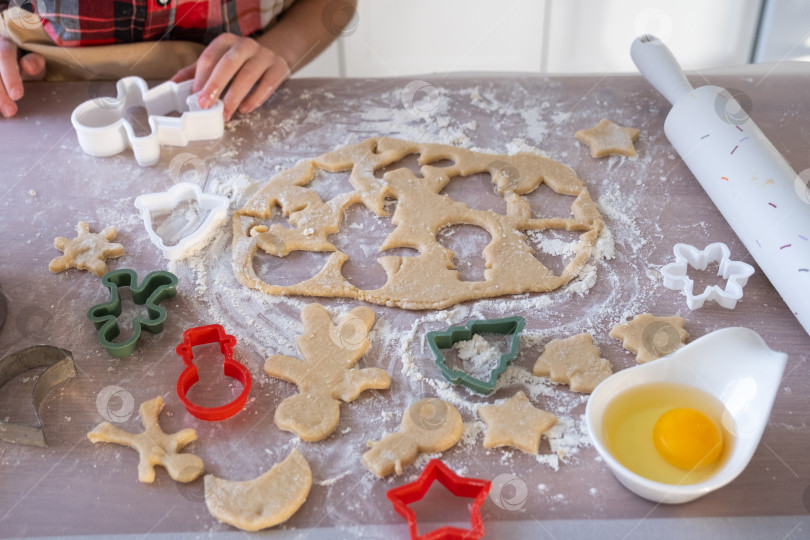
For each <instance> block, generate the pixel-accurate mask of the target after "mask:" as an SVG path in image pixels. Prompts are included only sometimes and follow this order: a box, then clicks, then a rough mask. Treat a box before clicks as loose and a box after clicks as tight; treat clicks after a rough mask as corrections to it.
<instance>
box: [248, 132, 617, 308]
mask: <svg viewBox="0 0 810 540" xmlns="http://www.w3.org/2000/svg"><path fill="white" fill-rule="evenodd" d="M411 154H418V155H419V164H420V165H421V170H420V176H417V175H415V174H414V173H413V172H412V171H411V170H410V169H409V168H407V167H404V166H403V167H400V168H393V169H390V170H387V171H386V172H385V173H384V174H381V178H378V177H377V176H375V171H378V174H380V173H379V170H380V169H383V168H386V167H388V166H390V165H392V164H395V163H397V162H399V161H401V160H402V159H403V158H405V157H406V156H408V155H411ZM442 160H451V161H452V162H453V163H452V164H451V165H449V166H434V165H431V164H432V163H436V162H439V161H442ZM316 169H320V170H326V171H330V172H341V171H351V177H350V178H349V182H351V184H352V186H353V187H354V191H350V192H347V193H341V194H340V195H337V196H335V197H334V198H332V199H329V200H327V201H324V200H322V199H321V197H320V196H319V195H318V193H317V192H316V191H315V190H314V189H311V188H309V187H307V185H308V184H309V183H310V182H311V181H312V180H313V179H314V178H315V173H316ZM476 173H489V174H490V175H491V178H492V184H493V187H494V188H495V190H496V192H497V193H498V194H499V195H500V196H502V197H503V198H504V200H505V202H506V214H505V215H502V214H498V213H495V212H493V211H491V210H486V211H484V210H476V209H472V208H469V207H468V206H467V205H466V204H464V203H462V202H458V201H454V200H453V199H452V198H450V197H449V196H447V195H444V194H442V190H443V189H444V188H445V187H446V186H447V185H448V183H449V182H450V180H451V179H452V178H454V177H467V176H470V175H474V174H476ZM541 184H545V185H547V186H548V187H549V188H551V190H552V191H554V192H556V193H560V194H563V195H570V196H572V197H573V203H572V205H571V217H565V218H562V217H559V218H550V217H543V216H533V215H532V209H531V207H530V205H529V202H528V200H527V198H526V197H525V195H527V194H529V193H531V192H532V191H534V190H535V189H537V188H538V187H539V186H540V185H541ZM391 201H396V202H397V205H396V210H395V211H394V214H393V216H392V217H391V216H389V213H388V211H387V210H386V208H385V205H386V203H387V202H391ZM355 204H359V205H363V206H365V207H366V208H368V209H369V210H371V211H372V212H374V213H375V214H376V215H377V216H379V217H380V218H387V219H391V222H392V223H393V224H394V225H396V229H394V231H393V232H392V233H391V234H390V235H388V237H387V238H386V239H385V241H384V242H383V243H382V245H380V246H378V247H377V249H378V250H379V251H380V252H382V254H383V256H380V257H379V258H378V259H377V262H378V263H379V264H380V266H382V268H383V269H384V270H385V272H386V275H387V281H386V283H385V284H384V285H383V286H382V287H380V288H378V289H374V290H365V289H359V288H357V287H355V286H354V285H352V284H351V283H350V282H349V281H347V280H346V279H345V277H344V276H343V274H342V273H341V269H342V266H343V264H344V263H345V262H346V261H347V260H348V256H347V255H346V254H345V253H343V252H341V251H338V249H337V248H336V247H335V245H334V244H332V243H331V242H330V241H329V239H328V238H329V236H330V235H332V234H335V233H337V232H338V231H339V230H340V227H341V222H342V220H343V216H344V211H345V210H346V209H347V208H349V207H350V206H352V205H355ZM277 212H281V213H282V214H283V215H284V216H286V217H287V219H288V221H289V223H290V224H291V225H292V227H285V226H284V225H282V224H279V223H272V224H269V220H271V219H272V218H273V216H274V215H276V213H277ZM268 224H269V225H268ZM458 224H466V225H473V226H477V227H480V228H482V229H484V230H485V231H486V232H487V233H489V236H490V237H491V241H490V243H489V245H488V246H487V247H486V248H485V249H484V251H483V256H484V259H485V261H486V270H485V272H484V278H485V279H484V281H463V280H461V279H460V278H459V273H458V271H457V270H456V269H455V267H454V264H453V257H454V256H455V254H454V252H453V251H451V250H450V249H448V248H446V247H444V246H442V245H441V244H440V243H439V242H438V240H437V239H436V236H437V235H438V234H439V231H441V230H442V229H443V228H445V227H448V226H451V225H458ZM602 225H603V222H602V216H601V215H600V214H599V212H598V211H597V209H596V206H595V205H594V203H593V201H592V200H591V196H590V194H589V193H588V189H587V188H586V187H585V184H584V183H583V182H582V181H581V180H580V179H578V178H577V177H576V175H575V174H574V171H572V170H571V169H570V168H569V167H566V166H565V165H562V164H560V163H557V162H556V161H552V160H550V159H547V158H544V157H540V156H537V155H533V154H517V155H514V156H505V155H494V154H482V153H479V152H472V151H469V150H465V149H462V148H457V147H454V146H446V145H439V144H425V143H414V142H407V141H402V140H397V139H388V138H379V139H368V140H366V141H363V142H361V143H358V144H355V145H353V146H348V147H345V148H340V149H338V150H335V151H333V152H329V153H328V154H324V155H322V156H320V157H317V158H314V159H311V160H307V161H303V162H301V163H299V164H298V165H296V166H295V167H293V168H292V169H289V170H287V171H284V172H282V173H281V174H279V175H278V176H276V177H275V178H273V179H271V180H270V181H269V182H268V183H267V184H266V185H265V186H264V187H263V188H262V189H261V190H259V192H258V193H256V195H254V196H253V197H252V198H251V199H250V200H249V201H248V202H247V204H245V206H244V207H243V208H242V209H241V210H239V211H237V212H236V213H235V214H234V217H233V233H234V234H233V262H234V264H233V268H234V273H235V275H236V279H237V280H238V281H239V282H240V283H242V284H243V285H245V286H247V287H250V288H252V289H257V290H260V291H263V292H265V293H267V294H282V295H289V294H301V295H308V296H325V297H347V298H356V299H359V300H364V301H366V302H372V303H376V304H382V305H388V306H398V307H402V308H406V309H441V308H444V307H447V306H450V305H453V304H456V303H459V302H463V301H466V300H472V299H477V298H490V297H494V296H503V295H506V294H519V293H526V292H546V291H551V290H554V289H556V288H558V287H561V286H562V285H564V284H566V283H568V282H569V281H570V280H571V279H572V278H574V277H575V276H577V275H578V274H579V272H580V270H581V269H582V267H583V266H584V265H585V263H586V262H587V261H588V258H589V257H590V255H591V251H592V249H593V247H594V244H595V243H596V240H597V238H598V236H599V232H600V231H601V229H602ZM554 229H559V230H568V231H577V232H580V233H581V234H580V236H579V241H578V242H576V244H575V245H574V248H573V252H574V256H573V258H572V259H571V261H570V262H569V263H568V264H567V265H566V266H565V268H564V269H563V271H562V272H561V273H560V275H555V274H554V273H553V272H552V271H551V270H549V269H548V268H547V267H546V266H544V265H543V264H542V263H541V262H540V261H539V260H538V259H537V258H535V257H534V255H533V250H532V248H531V246H530V244H529V243H528V242H527V235H526V233H527V232H529V231H535V232H536V234H543V233H542V231H552V230H554ZM393 248H411V249H416V250H418V251H419V254H418V255H415V256H404V257H403V256H384V253H385V251H386V250H389V249H393ZM260 249H261V250H262V251H264V252H266V253H268V254H270V255H274V256H277V257H285V256H286V255H287V254H289V253H290V252H292V251H295V250H302V251H320V252H332V253H331V255H330V256H329V258H328V260H327V262H326V264H325V266H324V267H323V268H322V269H321V270H320V271H319V272H318V273H317V274H315V276H313V277H312V278H310V279H307V280H305V281H302V282H301V283H297V284H293V285H286V286H282V285H276V284H273V283H270V282H268V281H264V280H263V279H261V278H260V277H259V276H257V275H256V272H255V270H254V268H253V261H254V258H255V257H256V254H257V251H258V250H260ZM271 277H272V276H271ZM268 279H270V278H268Z"/></svg>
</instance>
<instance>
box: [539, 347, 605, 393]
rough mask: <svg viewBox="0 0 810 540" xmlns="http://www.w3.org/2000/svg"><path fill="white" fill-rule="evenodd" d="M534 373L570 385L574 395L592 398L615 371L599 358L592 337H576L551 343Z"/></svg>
mask: <svg viewBox="0 0 810 540" xmlns="http://www.w3.org/2000/svg"><path fill="white" fill-rule="evenodd" d="M532 373H534V374H535V375H537V376H538V377H549V378H550V379H551V380H552V381H553V382H555V383H563V384H567V385H568V386H569V387H570V388H571V390H573V391H574V392H582V393H585V394H590V393H591V392H593V389H594V388H596V386H597V385H598V384H599V383H600V382H602V381H603V380H605V379H606V378H608V377H610V375H611V374H612V373H613V367H612V366H611V365H610V362H608V361H607V360H605V359H604V358H601V357H600V353H599V348H598V347H597V346H596V345H594V344H593V340H592V339H591V336H590V335H589V334H577V335H576V336H571V337H569V338H566V339H555V340H553V341H550V342H549V343H548V345H546V346H545V348H544V349H543V354H541V355H540V357H539V358H538V359H537V362H535V363H534V369H533V370H532Z"/></svg>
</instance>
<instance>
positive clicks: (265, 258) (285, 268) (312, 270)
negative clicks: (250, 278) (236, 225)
mask: <svg viewBox="0 0 810 540" xmlns="http://www.w3.org/2000/svg"><path fill="white" fill-rule="evenodd" d="M329 255H331V253H329V252H325V251H291V252H290V254H289V255H287V256H286V257H277V256H275V255H270V254H269V253H266V252H264V251H263V250H261V249H259V250H257V251H256V256H255V257H253V271H254V272H255V273H256V277H258V278H259V279H261V280H262V281H266V282H267V283H272V284H273V285H281V286H287V285H295V284H296V283H301V282H302V281H306V280H308V279H309V278H311V277H313V276H315V275H316V274H317V273H318V272H320V271H321V270H322V269H323V267H324V266H326V261H327V259H328V258H329Z"/></svg>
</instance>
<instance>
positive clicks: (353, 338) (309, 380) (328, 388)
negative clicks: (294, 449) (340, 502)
mask: <svg viewBox="0 0 810 540" xmlns="http://www.w3.org/2000/svg"><path fill="white" fill-rule="evenodd" d="M301 319H302V321H303V323H304V334H302V335H300V336H298V339H296V344H297V345H298V350H299V351H301V356H302V357H303V358H304V359H303V361H302V360H299V359H298V358H293V357H291V356H280V355H275V356H271V357H270V358H268V359H267V361H266V362H265V363H264V372H265V373H267V374H268V375H270V376H271V377H276V378H278V379H282V380H285V381H288V382H291V383H293V384H295V385H296V386H298V391H299V393H298V394H296V395H294V396H290V397H288V398H286V399H284V401H282V402H281V403H280V404H279V406H278V407H277V408H276V413H275V422H276V425H277V426H278V427H279V428H280V429H283V430H286V431H292V432H293V433H295V434H296V435H298V436H299V437H301V439H303V440H305V441H309V442H315V441H320V440H321V439H325V438H326V437H328V436H329V435H330V434H331V433H332V432H333V431H335V429H336V428H337V427H338V424H339V423H340V401H341V400H342V401H345V402H349V401H352V400H354V399H355V398H356V397H357V396H359V395H360V393H361V392H363V391H364V390H369V389H376V390H385V389H387V388H388V387H389V386H390V385H391V379H390V378H389V377H388V372H386V371H385V370H384V369H380V368H366V369H353V366H354V365H355V364H356V363H357V361H358V360H360V357H361V356H363V355H364V354H365V353H366V350H368V347H369V345H370V342H369V340H368V338H367V336H368V331H369V329H370V328H371V326H372V325H373V324H374V312H373V311H371V310H370V309H369V308H367V307H356V308H354V309H353V310H351V311H350V312H349V313H348V314H346V315H344V316H343V317H342V318H341V319H340V322H339V323H338V325H337V326H335V325H334V324H332V320H331V319H330V318H329V313H327V311H326V309H325V308H324V307H323V306H322V305H320V304H309V305H307V306H304V309H303V310H302V311H301Z"/></svg>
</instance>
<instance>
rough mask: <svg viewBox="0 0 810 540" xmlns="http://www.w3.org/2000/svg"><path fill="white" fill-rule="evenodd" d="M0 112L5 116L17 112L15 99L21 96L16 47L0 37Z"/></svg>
mask: <svg viewBox="0 0 810 540" xmlns="http://www.w3.org/2000/svg"><path fill="white" fill-rule="evenodd" d="M0 81H2V84H0V112H2V114H3V116H5V117H6V118H10V117H12V116H14V115H15V114H17V104H16V103H14V102H15V101H16V100H18V99H20V98H21V97H22V96H23V86H22V79H21V78H20V68H19V66H18V64H17V47H16V46H15V45H14V44H13V43H12V42H10V41H8V40H7V39H5V38H2V37H0Z"/></svg>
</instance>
